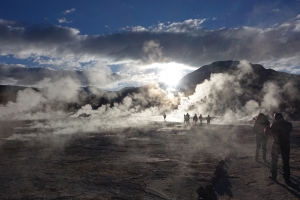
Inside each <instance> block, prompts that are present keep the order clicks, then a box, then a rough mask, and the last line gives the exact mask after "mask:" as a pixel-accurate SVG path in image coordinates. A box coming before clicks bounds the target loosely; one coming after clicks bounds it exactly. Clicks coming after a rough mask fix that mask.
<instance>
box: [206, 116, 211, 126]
mask: <svg viewBox="0 0 300 200" xmlns="http://www.w3.org/2000/svg"><path fill="white" fill-rule="evenodd" d="M210 119H211V118H210V116H209V115H207V118H206V120H207V124H210Z"/></svg>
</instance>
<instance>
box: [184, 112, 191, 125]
mask: <svg viewBox="0 0 300 200" xmlns="http://www.w3.org/2000/svg"><path fill="white" fill-rule="evenodd" d="M185 116H186V123H187V124H190V115H189V113H186V115H185Z"/></svg>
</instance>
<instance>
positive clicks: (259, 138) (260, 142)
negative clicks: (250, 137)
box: [253, 113, 270, 162]
mask: <svg viewBox="0 0 300 200" xmlns="http://www.w3.org/2000/svg"><path fill="white" fill-rule="evenodd" d="M267 126H270V122H269V120H268V119H267V117H266V115H264V114H263V113H259V114H258V115H257V117H256V119H255V122H254V126H253V133H254V134H255V138H256V151H255V162H257V161H258V154H259V150H260V147H262V150H263V159H264V161H265V162H266V154H267V142H268V135H266V134H265V133H264V128H265V127H267Z"/></svg>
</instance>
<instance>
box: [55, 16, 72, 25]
mask: <svg viewBox="0 0 300 200" xmlns="http://www.w3.org/2000/svg"><path fill="white" fill-rule="evenodd" d="M58 22H59V23H60V24H62V23H67V24H68V23H71V22H72V21H68V20H67V19H66V18H65V17H63V18H60V19H58Z"/></svg>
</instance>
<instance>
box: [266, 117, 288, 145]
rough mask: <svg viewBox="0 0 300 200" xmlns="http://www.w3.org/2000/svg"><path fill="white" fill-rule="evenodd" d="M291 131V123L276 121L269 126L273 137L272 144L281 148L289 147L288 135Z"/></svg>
mask: <svg viewBox="0 0 300 200" xmlns="http://www.w3.org/2000/svg"><path fill="white" fill-rule="evenodd" d="M292 130H293V125H292V123H291V122H287V121H285V120H284V119H282V120H276V121H274V122H273V124H272V125H271V134H272V136H273V142H274V143H275V144H277V145H279V146H281V147H283V146H285V147H289V146H290V134H291V132H292Z"/></svg>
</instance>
